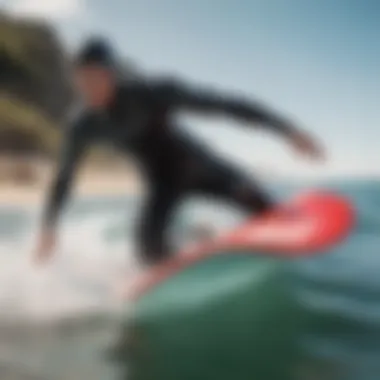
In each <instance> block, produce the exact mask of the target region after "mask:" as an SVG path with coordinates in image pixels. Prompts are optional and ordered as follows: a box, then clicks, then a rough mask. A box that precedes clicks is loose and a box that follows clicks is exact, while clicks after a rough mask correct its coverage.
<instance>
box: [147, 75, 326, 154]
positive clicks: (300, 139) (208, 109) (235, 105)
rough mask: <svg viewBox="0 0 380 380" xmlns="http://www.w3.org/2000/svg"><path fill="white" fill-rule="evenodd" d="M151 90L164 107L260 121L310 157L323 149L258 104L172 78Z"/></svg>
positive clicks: (308, 136) (284, 120)
mask: <svg viewBox="0 0 380 380" xmlns="http://www.w3.org/2000/svg"><path fill="white" fill-rule="evenodd" d="M154 89H155V91H154V92H155V93H156V95H157V96H159V99H160V101H162V102H164V103H165V105H166V106H167V107H173V108H179V109H180V108H182V109H189V110H194V111H198V112H203V113H222V114H225V115H227V116H230V117H233V118H235V119H238V120H239V121H244V122H247V123H250V124H255V125H256V124H260V125H261V126H263V127H266V128H268V129H269V130H273V131H275V132H277V133H279V134H281V135H282V136H284V137H285V138H287V139H288V140H289V141H290V143H291V144H292V145H293V147H294V149H295V150H296V151H297V152H298V153H300V154H302V155H304V156H308V157H310V158H313V159H323V158H324V152H323V149H322V148H321V147H320V146H319V144H318V143H317V142H316V140H315V139H314V138H312V137H311V136H310V135H309V134H308V133H306V132H304V131H303V130H302V129H299V128H298V127H297V126H296V125H295V124H293V123H292V122H290V121H289V120H286V118H283V117H281V116H279V115H278V114H277V113H275V112H273V111H271V110H270V109H269V108H267V107H265V106H263V105H262V104H260V103H258V102H255V101H252V100H248V99H245V98H241V97H233V96H232V97H231V96H230V97H228V96H223V95H221V94H218V93H217V92H214V91H208V90H201V89H192V88H190V87H189V86H187V85H185V84H183V83H181V82H179V81H175V80H166V81H162V82H161V83H160V84H159V85H156V86H154Z"/></svg>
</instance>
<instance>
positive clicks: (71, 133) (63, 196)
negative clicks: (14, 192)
mask: <svg viewBox="0 0 380 380" xmlns="http://www.w3.org/2000/svg"><path fill="white" fill-rule="evenodd" d="M82 123H84V121H83V120H79V121H76V122H75V123H73V124H72V125H70V126H69V129H68V130H67V131H66V135H65V136H64V141H63V144H62V148H61V154H60V159H59V162H58V167H57V169H56V173H55V176H54V178H53V181H52V183H51V185H50V188H49V190H48V194H47V198H46V205H45V209H44V213H43V219H42V226H43V228H44V229H45V230H46V229H47V230H53V229H54V228H55V226H56V223H57V220H58V217H59V215H60V212H61V210H62V209H63V205H64V204H65V201H66V200H67V198H68V195H69V192H70V189H71V184H72V180H73V177H74V173H75V171H76V169H77V167H78V165H79V162H80V158H81V157H82V154H83V153H84V151H85V148H86V146H87V139H86V136H85V135H84V133H83V131H82V129H83V124H82Z"/></svg>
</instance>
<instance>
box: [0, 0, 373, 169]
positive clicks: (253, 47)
mask: <svg viewBox="0 0 380 380" xmlns="http://www.w3.org/2000/svg"><path fill="white" fill-rule="evenodd" d="M0 4H2V5H3V6H6V7H8V9H11V10H13V11H14V12H24V13H25V12H27V13H29V14H30V13H33V14H37V15H43V16H45V17H48V18H50V19H53V20H54V22H55V23H56V24H57V25H58V27H59V29H60V31H61V33H62V35H63V37H64V38H65V41H66V43H68V44H73V45H76V44H77V43H78V42H79V41H81V40H83V38H84V37H85V36H86V35H88V34H89V33H91V32H95V33H97V34H101V33H104V34H105V35H107V36H109V37H112V39H113V40H114V41H115V43H116V44H117V46H118V47H119V48H120V51H121V52H122V53H123V54H124V55H125V56H126V57H130V58H132V59H133V60H134V61H136V62H137V63H138V64H141V65H142V66H143V67H144V68H147V69H153V70H157V71H160V70H164V71H167V70H175V71H176V72H178V73H179V74H181V75H182V76H184V77H185V78H188V80H196V81H200V82H202V83H204V84H206V85H207V84H212V85H217V86H219V87H220V88H221V89H223V90H228V89H230V88H231V89H233V90H234V91H236V90H239V91H240V90H241V91H243V92H244V93H246V94H247V95H252V96H254V97H256V98H258V99H262V100H263V101H265V102H267V103H268V104H269V105H270V106H272V107H273V108H275V109H278V110H279V111H281V112H283V113H285V114H286V115H288V116H292V117H294V118H295V119H296V120H299V121H300V122H301V123H302V125H304V126H305V127H306V128H307V129H309V130H310V131H312V132H313V133H314V134H315V135H317V136H319V137H320V138H321V140H322V141H323V142H324V144H325V145H326V147H327V149H328V151H329V153H330V154H329V157H330V161H329V163H328V164H326V165H325V166H322V167H318V168H316V167H315V165H310V164H309V163H299V159H298V158H297V157H296V158H295V157H294V156H293V155H292V152H291V151H290V150H289V149H288V148H287V146H286V145H285V144H284V143H283V142H282V141H281V140H280V139H278V138H273V136H272V135H271V134H261V133H255V132H253V133H247V130H246V129H245V128H244V127H240V126H239V125H238V124H234V123H228V124H226V123H225V122H223V121H221V120H219V119H215V121H213V122H205V121H204V120H202V119H197V120H189V121H188V123H189V124H191V125H195V126H196V131H197V133H200V134H201V135H202V136H203V137H204V138H206V139H208V140H209V141H210V143H211V144H213V146H215V148H216V149H219V150H222V151H224V152H226V153H228V154H231V155H232V156H233V157H234V158H236V159H238V160H243V162H244V163H247V164H249V165H252V166H253V167H255V166H256V167H258V168H262V169H264V170H267V169H270V170H273V172H278V173H284V174H287V173H296V174H297V175H298V174H301V175H302V174H308V173H311V172H314V173H319V174H322V175H323V174H327V175H329V174H371V173H372V174H377V175H379V174H380V117H379V115H378V112H377V111H378V110H379V108H380V107H379V106H380V100H379V99H380V75H379V74H380V69H379V68H380V44H379V40H380V22H379V20H380V1H378V0H314V1H312V0H213V1H207V0H108V1H107V0H88V1H87V2H80V1H79V0H20V1H18V0H10V1H7V0H0Z"/></svg>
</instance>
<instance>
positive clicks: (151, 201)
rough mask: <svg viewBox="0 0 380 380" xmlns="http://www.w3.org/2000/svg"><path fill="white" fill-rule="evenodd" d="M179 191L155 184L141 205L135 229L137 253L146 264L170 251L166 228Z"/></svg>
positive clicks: (163, 257)
mask: <svg viewBox="0 0 380 380" xmlns="http://www.w3.org/2000/svg"><path fill="white" fill-rule="evenodd" d="M180 198H181V192H180V191H179V190H178V189H175V188H174V189H173V187H170V186H164V185H159V186H155V187H154V188H153V189H152V191H151V193H150V194H149V196H148V199H147V200H146V203H145V205H144V207H143V211H142V215H141V219H140V222H139V226H138V231H137V245H138V250H139V254H140V255H141V258H142V259H143V261H144V263H146V264H148V265H149V264H155V263H158V262H159V261H161V260H163V259H165V258H167V257H168V256H169V255H170V254H171V253H172V247H171V246H170V241H169V236H168V229H169V226H170V221H171V217H172V216H173V213H174V211H175V208H176V206H177V203H178V202H179V200H180Z"/></svg>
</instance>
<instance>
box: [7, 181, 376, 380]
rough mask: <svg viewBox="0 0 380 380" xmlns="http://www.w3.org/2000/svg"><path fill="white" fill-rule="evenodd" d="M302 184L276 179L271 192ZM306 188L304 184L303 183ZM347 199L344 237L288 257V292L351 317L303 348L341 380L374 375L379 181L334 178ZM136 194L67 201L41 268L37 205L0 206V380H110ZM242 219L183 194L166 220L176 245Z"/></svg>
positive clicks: (129, 265)
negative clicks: (349, 216)
mask: <svg viewBox="0 0 380 380" xmlns="http://www.w3.org/2000/svg"><path fill="white" fill-rule="evenodd" d="M307 187H310V185H307V184H304V185H299V184H298V185H281V186H280V185H276V186H273V191H274V192H275V193H276V194H278V196H279V197H281V198H286V197H288V196H289V195H290V194H293V193H296V192H297V191H300V190H301V189H303V188H307ZM313 187H314V186H313ZM320 187H324V188H325V187H328V188H334V189H337V190H339V191H341V192H343V193H344V194H346V195H347V196H348V197H350V198H351V199H352V201H353V202H354V204H355V206H356V209H357V212H358V215H359V220H358V224H357V227H356V229H355V232H354V234H353V235H352V236H351V237H350V238H349V239H348V240H347V241H346V242H345V243H344V244H342V245H341V246H339V247H337V248H335V249H334V250H332V251H331V252H329V253H328V254H326V255H321V256H319V257H315V258H311V259H307V260H304V261H302V262H301V263H299V264H296V268H295V270H296V271H297V275H298V278H299V281H298V283H297V287H298V292H299V295H300V297H302V299H303V302H304V303H305V304H306V305H307V307H308V308H310V309H313V310H316V311H323V312H327V313H331V314H333V315H335V316H337V317H338V318H341V319H342V321H346V322H349V323H352V326H354V327H353V329H352V333H350V334H344V335H342V334H338V333H337V334H334V333H331V334H326V335H325V336H324V335H322V336H321V335H319V336H310V337H308V338H307V340H306V345H307V350H308V351H310V352H313V353H314V354H315V355H316V356H317V357H318V356H321V357H328V358H331V359H332V360H336V361H337V362H340V363H342V362H344V363H346V364H347V366H348V368H349V379H348V378H345V379H342V380H359V379H360V380H379V379H380V275H379V273H380V182H378V181H342V182H340V183H338V182H336V183H330V184H329V183H325V184H321V185H320ZM139 203H140V200H136V199H135V198H131V197H112V198H111V197H97V198H93V199H89V198H87V199H77V200H75V201H73V203H72V204H71V206H70V208H69V210H68V212H67V213H66V215H65V217H64V220H63V224H62V232H61V241H60V245H59V249H58V252H57V256H56V257H55V259H54V260H53V261H52V262H51V263H50V264H49V265H48V266H46V267H45V268H38V269H37V268H35V267H33V266H32V265H31V263H30V260H29V258H30V254H31V250H32V247H33V239H34V237H35V232H36V226H37V221H38V218H39V212H40V210H39V209H36V208H32V207H30V208H28V207H24V206H22V207H21V206H20V207H14V206H7V205H2V206H0V378H1V380H10V379H13V380H23V379H25V380H26V379H35V380H37V379H39V380H45V379H46V380H69V379H70V380H76V379H78V380H79V379H80V380H87V379H88V380H90V379H91V380H111V379H115V380H116V379H118V369H117V368H115V367H114V366H113V365H112V363H111V362H109V361H108V360H107V355H106V353H107V350H108V349H109V348H110V347H111V346H112V344H113V342H114V339H115V337H116V336H117V331H118V330H117V327H118V323H117V322H118V313H119V312H120V308H121V307H122V306H123V307H124V308H125V307H127V306H126V305H121V304H120V301H119V298H118V296H117V292H116V291H115V290H116V289H117V285H118V284H119V283H120V281H121V280H122V279H123V278H124V277H125V276H132V275H133V274H134V273H135V271H136V260H135V258H134V255H133V252H134V244H133V238H132V236H133V225H134V222H135V221H136V217H137V215H138V214H137V213H138V209H139ZM240 218H242V216H241V215H237V213H236V212H234V211H233V210H232V209H230V208H229V207H228V206H227V205H226V206H225V207H223V208H222V207H220V205H219V206H218V204H216V203H215V204H214V203H210V202H206V201H201V200H195V199H193V200H189V201H188V202H186V203H185V204H184V205H183V207H181V209H180V211H179V213H178V216H177V221H176V223H174V225H175V229H174V231H173V236H176V237H177V243H178V244H179V245H180V244H183V243H184V242H185V241H186V231H187V230H188V229H189V226H192V225H195V224H196V223H198V222H201V223H210V224H212V225H213V226H215V228H217V229H226V228H228V227H229V226H232V225H234V224H235V223H237V221H238V220H239V219H240Z"/></svg>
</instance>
